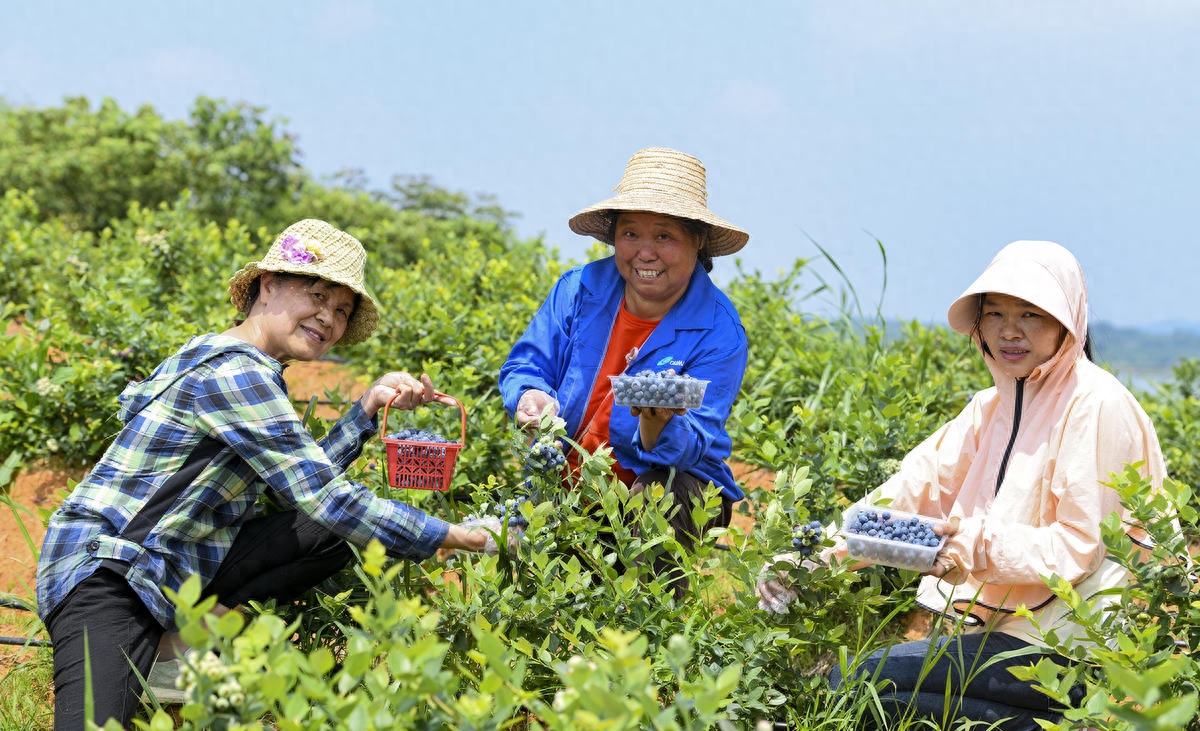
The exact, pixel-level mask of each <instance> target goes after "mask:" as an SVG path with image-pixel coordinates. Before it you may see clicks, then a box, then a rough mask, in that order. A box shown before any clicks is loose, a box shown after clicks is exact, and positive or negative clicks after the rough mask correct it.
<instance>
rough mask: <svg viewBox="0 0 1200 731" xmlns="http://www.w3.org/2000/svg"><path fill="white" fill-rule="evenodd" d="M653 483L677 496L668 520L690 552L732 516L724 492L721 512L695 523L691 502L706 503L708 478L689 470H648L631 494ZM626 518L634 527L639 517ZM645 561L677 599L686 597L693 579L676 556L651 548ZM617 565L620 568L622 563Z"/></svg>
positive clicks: (633, 487)
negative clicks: (710, 531) (685, 572)
mask: <svg viewBox="0 0 1200 731" xmlns="http://www.w3.org/2000/svg"><path fill="white" fill-rule="evenodd" d="M654 483H658V484H660V485H663V487H665V488H666V493H667V494H669V495H671V496H672V498H673V499H674V506H673V507H672V508H671V512H670V513H668V514H667V515H666V518H667V523H668V524H669V525H670V526H671V529H672V531H674V533H675V540H676V541H678V542H679V545H681V546H683V548H684V549H685V550H688V551H691V550H692V548H693V547H694V546H695V545H696V541H697V540H699V539H700V538H702V537H704V535H705V534H706V533H708V531H709V530H711V529H713V528H724V527H726V526H728V525H729V521H730V520H732V519H733V502H732V501H731V500H730V499H729V498H727V497H725V496H723V495H722V496H721V512H720V513H718V514H717V515H716V516H714V517H713V518H711V519H710V520H709V521H708V522H707V523H706V524H705V525H703V526H698V525H696V521H695V520H693V519H692V505H693V504H694V503H695V502H697V501H698V502H700V503H701V504H703V503H704V500H705V498H706V497H707V496H706V495H705V494H704V490H705V488H706V487H708V481H707V480H701V479H700V478H699V477H696V476H695V475H693V474H691V473H688V472H676V473H675V474H674V475H671V473H670V470H665V469H654V470H648V471H646V472H643V473H642V474H640V475H638V477H637V479H636V480H634V481H633V485H631V486H630V488H629V489H630V492H631V493H635V494H636V493H639V492H642V491H644V490H645V489H646V488H647V487H649V486H650V485H652V484H654ZM626 521H627V523H630V524H632V525H634V526H636V524H637V518H636V516H626ZM635 530H636V529H635ZM644 561H649V563H650V566H651V568H652V570H653V572H654V575H655V576H658V577H661V578H665V579H666V580H667V585H668V586H670V588H671V593H672V595H673V596H674V597H675V600H676V601H679V600H681V599H683V596H684V594H685V593H687V589H688V586H689V584H690V583H691V582H689V581H688V578H687V576H686V575H685V574H684V571H683V568H682V567H681V566H680V565H679V561H678V559H677V558H676V557H675V556H674V555H670V554H668V553H666V552H665V551H662V550H659V549H652V550H651V552H650V555H649V556H642V557H640V558H639V562H644ZM618 568H620V564H619V563H618Z"/></svg>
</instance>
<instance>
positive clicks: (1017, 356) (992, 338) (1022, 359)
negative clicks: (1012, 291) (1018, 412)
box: [979, 292, 1067, 378]
mask: <svg viewBox="0 0 1200 731" xmlns="http://www.w3.org/2000/svg"><path fill="white" fill-rule="evenodd" d="M1066 335H1067V329H1066V328H1065V327H1063V325H1062V323H1060V322H1059V321H1058V320H1056V319H1054V317H1052V316H1051V315H1050V314H1049V313H1047V312H1046V311H1045V310H1043V309H1042V308H1040V307H1038V306H1036V305H1033V304H1031V303H1029V302H1026V301H1025V300H1023V299H1019V298H1017V297H1011V296H1009V295H1006V294H996V293H994V292H988V293H987V294H986V295H984V297H983V305H982V309H981V310H980V313H979V337H980V339H981V340H982V341H983V343H984V345H985V346H986V350H987V351H990V353H991V356H992V358H993V359H994V360H995V361H996V365H997V366H999V368H1000V370H1001V371H1002V372H1003V373H1004V374H1005V375H1007V376H1010V377H1012V378H1025V377H1026V376H1028V375H1029V374H1030V373H1033V369H1034V368H1037V367H1038V366H1040V365H1041V364H1043V363H1045V362H1046V361H1048V360H1050V359H1051V358H1053V357H1054V354H1055V353H1057V352H1058V348H1059V346H1061V345H1062V342H1063V338H1065V337H1066Z"/></svg>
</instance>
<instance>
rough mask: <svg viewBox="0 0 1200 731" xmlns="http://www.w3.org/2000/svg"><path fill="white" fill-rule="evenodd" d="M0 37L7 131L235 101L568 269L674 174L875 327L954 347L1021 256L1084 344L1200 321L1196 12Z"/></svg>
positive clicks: (1162, 2)
mask: <svg viewBox="0 0 1200 731" xmlns="http://www.w3.org/2000/svg"><path fill="white" fill-rule="evenodd" d="M0 27H3V28H4V29H5V32H4V33H3V34H0V96H3V97H4V98H5V99H6V100H7V101H8V103H10V104H16V105H34V106H50V105H58V104H60V103H61V102H62V99H63V98H64V97H65V96H68V95H84V96H87V97H88V98H90V99H92V100H93V102H98V101H99V99H100V98H102V97H105V96H109V97H113V98H114V99H116V100H117V101H118V102H119V103H120V104H121V106H122V107H123V108H125V109H127V110H130V111H132V110H133V109H135V108H136V107H137V106H139V105H141V104H151V105H153V106H154V107H155V108H156V109H158V110H159V111H160V112H161V113H163V114H165V115H166V116H168V117H173V118H176V117H183V116H185V115H186V113H187V111H188V109H189V108H190V106H191V103H192V102H193V101H194V99H195V98H196V96H198V95H201V94H203V95H207V96H212V97H218V98H223V99H226V100H228V101H246V102H249V103H252V104H255V105H258V106H262V107H265V108H266V110H267V116H268V118H273V119H278V120H280V121H281V122H283V123H284V126H285V128H286V129H287V130H288V131H289V132H291V133H292V134H294V135H295V136H296V137H297V138H298V144H299V146H300V148H301V150H302V151H303V153H304V157H303V163H304V164H305V165H306V166H307V167H308V168H309V169H310V170H311V171H313V172H314V173H316V174H318V175H321V174H328V173H332V172H335V171H337V170H341V169H347V168H357V169H361V170H363V171H364V172H365V173H366V174H367V176H368V178H369V180H370V181H371V184H372V185H373V186H375V187H385V186H386V185H387V184H388V181H389V180H390V179H391V176H392V175H394V174H426V175H429V176H431V177H432V178H433V180H434V182H435V183H437V184H439V185H442V186H445V187H448V188H451V189H455V190H464V191H467V192H482V193H490V194H493V195H495V196H496V197H497V198H498V201H499V203H500V204H501V205H503V206H504V207H505V208H507V209H509V210H513V211H516V212H517V213H519V214H520V215H521V217H520V218H518V219H517V220H516V222H515V225H516V229H517V231H518V233H519V234H521V235H522V236H535V235H539V234H540V235H544V237H545V239H546V241H547V242H548V243H550V244H552V245H555V246H558V247H559V249H560V250H561V252H562V253H563V255H564V256H565V257H574V258H578V257H582V256H583V254H584V252H585V250H586V247H587V245H588V242H587V240H586V239H583V238H581V237H579V236H576V235H575V234H573V233H571V232H570V231H569V230H568V229H567V226H566V220H567V218H569V217H570V215H571V214H573V213H574V212H575V211H577V210H579V209H580V208H583V207H585V206H587V205H590V204H591V203H593V202H596V201H598V200H601V199H602V198H605V197H607V196H608V195H609V193H610V191H611V189H612V188H613V186H615V185H616V183H617V181H618V180H619V178H620V175H621V171H622V169H623V167H624V165H625V162H626V160H628V158H629V156H630V155H631V154H632V153H633V152H634V151H636V150H638V149H640V148H642V147H647V146H651V145H664V146H669V147H675V148H677V149H680V150H683V151H686V152H689V153H692V154H694V155H696V156H698V157H700V158H701V159H702V160H703V161H704V163H705V165H706V166H707V168H708V174H709V181H708V182H709V205H710V207H711V208H712V209H713V211H714V212H716V213H717V214H718V215H720V216H722V217H724V218H726V219H728V220H730V221H732V222H733V223H735V224H737V225H739V226H740V227H742V228H744V229H746V230H748V231H749V232H750V234H751V238H750V244H749V245H748V246H747V248H746V249H745V250H744V251H743V252H742V254H741V255H740V257H741V260H742V266H743V267H744V268H745V269H748V270H758V271H761V272H762V273H763V274H764V275H767V276H773V274H774V273H775V272H777V271H778V270H780V269H782V268H787V267H789V266H790V264H791V262H792V261H794V260H795V259H797V258H814V257H818V256H819V250H818V248H817V246H816V245H815V244H814V242H816V243H819V244H820V245H821V246H822V247H824V248H825V249H826V250H828V251H829V252H830V253H831V254H832V255H833V257H834V258H835V259H836V260H837V262H838V264H839V265H840V266H841V267H842V268H843V269H844V270H845V272H846V274H847V276H848V277H849V279H850V282H851V283H852V284H853V285H854V287H855V288H856V289H857V291H858V293H859V295H860V298H861V300H862V302H863V305H864V307H866V308H867V309H869V310H873V309H874V308H875V306H876V305H877V304H878V305H879V306H880V307H881V309H882V311H883V313H884V314H886V315H888V316H894V317H900V318H904V319H920V320H923V321H929V322H939V323H940V322H944V321H945V312H946V307H947V306H948V305H949V303H950V302H951V301H952V300H953V299H954V298H955V297H956V296H957V295H958V294H959V292H960V291H961V290H962V289H963V288H965V287H966V286H967V284H969V283H970V281H971V280H972V279H973V278H974V277H975V276H976V275H977V274H978V273H979V271H981V270H982V268H983V267H984V266H985V265H986V264H987V262H988V261H989V260H990V259H991V257H992V255H993V254H994V253H995V252H996V251H997V250H999V249H1000V247H1001V246H1003V245H1004V244H1006V243H1008V242H1009V241H1012V240H1015V239H1022V238H1036V239H1052V240H1055V241H1058V242H1059V243H1061V244H1063V245H1065V246H1067V247H1068V248H1069V249H1071V250H1072V251H1074V252H1075V254H1076V255H1077V256H1078V257H1079V259H1080V261H1081V262H1082V264H1083V266H1084V270H1085V272H1086V274H1087V276H1088V280H1089V286H1090V293H1091V304H1092V312H1093V314H1094V317H1096V318H1098V319H1101V320H1107V321H1109V322H1113V323H1116V324H1119V325H1152V324H1156V323H1160V322H1164V321H1174V320H1183V321H1191V322H1197V321H1200V315H1197V314H1196V313H1195V312H1194V311H1193V310H1192V309H1191V304H1192V302H1193V301H1194V300H1193V299H1192V297H1191V294H1192V293H1193V290H1194V289H1195V285H1194V284H1193V279H1194V277H1195V276H1196V271H1197V269H1200V266H1198V265H1200V253H1198V252H1200V247H1198V246H1197V244H1196V243H1195V242H1194V241H1193V236H1194V229H1195V220H1196V214H1197V211H1200V179H1198V175H1200V134H1198V131H1200V104H1197V103H1196V90H1197V88H1198V87H1200V43H1197V41H1196V39H1197V38H1200V2H1196V1H1195V0H1139V1H1138V2H1133V1H1129V0H1127V1H1125V2H1115V1H1110V0H1062V1H1056V0H1036V1H1034V0H1014V1H1010V2H979V1H972V2H963V1H962V0H925V1H920V2H917V1H914V2H908V1H900V0H861V1H859V0H814V1H812V2H801V1H800V0H796V1H795V2H780V1H775V0H764V1H761V2H742V3H738V2H731V1H729V2H715V1H712V0H678V1H676V0H671V1H661V2H655V1H653V0H643V1H641V2H631V1H627V0H606V1H605V2H590V1H589V2H569V3H568V2H561V3H551V2H548V1H547V2H526V1H521V2H501V1H496V0H494V1H493V2H452V1H447V2H422V3H407V2H391V3H386V2H369V1H368V0H349V1H347V2H332V1H326V0H301V1H297V2H287V3H284V2H266V1H263V2H253V1H243V2H236V3H235V2H228V1H227V0H213V1H212V2H208V3H195V2H192V3H173V2H161V1H159V2H133V1H129V0H110V1H107V2H103V3H91V2H82V1H80V2H62V1H61V0H4V2H3V4H0ZM349 223H350V222H347V224H349ZM876 239H878V240H879V241H880V242H882V244H883V245H884V247H885V249H886V252H887V267H886V275H887V288H886V292H885V293H883V294H882V295H881V291H880V290H881V287H882V281H883V273H884V267H883V263H882V261H881V259H880V255H879V249H878V246H877V245H876V243H875V241H876ZM368 244H369V242H368ZM734 271H735V269H734V265H733V262H732V261H727V260H718V268H717V271H716V273H717V275H718V279H723V278H728V277H729V276H732V275H733V273H734ZM815 271H816V272H819V273H820V274H821V275H822V276H824V277H825V278H826V279H828V280H830V281H836V280H837V275H836V273H835V272H834V271H833V270H832V269H831V268H830V267H829V266H828V265H822V266H817V267H816V269H815ZM808 283H809V284H810V285H812V286H815V284H816V280H815V278H810V279H809V280H808ZM881 296H882V300H881ZM810 305H811V306H812V307H813V308H815V309H820V308H821V307H822V306H823V305H822V303H821V302H811V303H810Z"/></svg>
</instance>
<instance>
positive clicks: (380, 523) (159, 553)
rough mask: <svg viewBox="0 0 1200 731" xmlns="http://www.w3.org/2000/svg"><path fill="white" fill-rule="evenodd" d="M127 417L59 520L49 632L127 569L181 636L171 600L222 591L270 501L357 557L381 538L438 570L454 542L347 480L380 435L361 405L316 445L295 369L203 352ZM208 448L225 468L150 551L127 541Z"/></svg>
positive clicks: (227, 341) (411, 512)
mask: <svg viewBox="0 0 1200 731" xmlns="http://www.w3.org/2000/svg"><path fill="white" fill-rule="evenodd" d="M120 403H121V409H120V412H119V416H120V419H121V421H123V422H124V427H123V428H122V430H121V432H120V433H119V434H118V435H117V438H116V441H114V442H113V444H112V445H111V446H110V447H109V448H108V450H107V451H106V452H105V453H104V456H103V457H102V458H101V459H100V461H99V462H98V463H97V464H96V465H95V466H94V467H93V468H92V470H91V472H90V473H89V474H88V475H87V477H86V478H84V480H83V481H82V482H80V483H79V484H78V485H77V486H76V487H75V489H74V491H72V492H71V494H70V495H69V496H68V497H67V498H66V500H65V501H64V502H63V504H62V506H60V507H59V509H58V510H57V511H55V512H54V514H53V515H51V517H50V523H49V526H48V529H47V532H46V538H45V542H44V544H43V546H42V553H41V559H40V561H39V563H38V576H37V598H38V613H39V614H40V615H41V617H42V618H43V619H45V618H46V617H47V616H48V615H49V614H50V613H51V612H53V611H54V609H55V607H57V606H58V605H59V603H60V602H61V601H62V600H63V598H64V597H66V595H67V594H68V593H69V592H70V591H71V589H73V588H74V587H75V586H76V585H77V584H78V583H79V582H81V581H83V580H84V579H85V578H87V577H88V576H91V575H92V574H93V573H95V571H96V570H97V569H98V568H99V567H100V564H101V562H102V561H104V560H105V559H115V560H116V561H120V562H123V563H124V564H126V565H127V566H128V569H127V571H126V573H125V578H126V580H127V581H129V584H130V586H131V587H132V588H133V590H134V591H135V592H137V594H138V596H139V597H141V599H142V601H143V602H145V604H146V606H147V607H148V608H149V609H150V611H151V612H152V613H153V614H154V616H155V618H156V619H158V621H159V622H160V623H162V625H163V626H164V627H167V628H170V627H171V626H172V625H173V623H174V614H175V609H174V606H173V605H172V604H171V602H170V601H169V600H168V599H167V598H166V596H165V595H164V593H163V587H171V588H172V589H178V588H179V587H180V585H181V584H182V583H183V581H184V579H186V578H187V577H188V576H190V575H193V574H195V575H198V576H200V578H201V579H202V580H203V582H204V583H205V584H207V583H208V582H209V581H211V580H212V578H213V575H214V574H215V573H216V571H217V568H218V567H219V566H220V565H221V561H222V560H223V559H224V558H225V556H226V554H227V553H228V552H229V548H230V546H232V545H233V541H234V539H235V538H236V537H237V534H238V530H239V529H240V528H241V526H242V524H243V523H244V522H245V521H246V520H248V519H249V518H251V517H253V514H254V506H255V503H256V502H257V500H258V498H259V496H260V495H262V494H263V492H264V491H266V490H269V491H270V492H271V494H272V495H273V497H275V498H276V499H277V500H278V502H280V503H281V504H283V505H284V506H285V507H289V508H294V509H296V510H298V511H300V512H302V513H305V514H306V515H308V516H309V517H311V518H312V519H313V520H314V521H316V522H317V523H319V524H321V525H323V526H325V527H326V528H328V529H329V530H331V531H332V532H334V533H336V534H337V535H339V536H342V537H343V538H345V539H346V540H347V541H348V542H349V543H351V544H354V545H356V546H365V545H366V544H367V542H368V541H370V540H371V539H372V538H376V539H378V540H379V541H380V542H381V543H382V544H383V545H384V547H385V548H386V549H387V551H388V553H389V554H390V555H392V556H396V557H403V558H427V557H428V556H430V555H432V554H433V553H434V552H435V551H436V550H437V548H438V546H440V545H441V543H442V541H443V540H444V538H445V536H446V532H447V531H448V530H449V526H448V524H447V523H446V522H445V521H442V520H440V519H438V518H434V517H432V516H429V515H426V514H425V513H424V512H422V511H420V510H418V509H416V508H413V507H411V506H409V505H406V504H404V503H401V502H398V501H394V500H386V499H383V498H380V497H378V496H377V495H375V493H374V492H372V491H371V490H370V489H368V488H367V487H364V486H363V485H359V484H357V483H355V482H352V481H350V480H349V479H347V478H346V477H345V476H344V475H343V471H344V470H345V469H346V468H347V467H348V466H349V465H350V464H351V463H352V462H353V461H354V460H355V459H356V458H357V457H358V456H359V454H361V453H362V449H363V445H364V443H365V441H366V440H367V439H370V438H371V437H372V436H373V435H374V434H375V432H376V430H377V426H376V424H375V421H374V419H372V418H370V417H368V416H367V414H366V412H365V411H363V409H362V407H361V406H360V405H358V404H357V403H356V404H355V405H354V406H353V408H351V410H350V412H349V413H347V414H346V415H345V416H344V417H342V418H341V419H340V420H338V422H337V423H336V424H335V425H334V426H333V427H332V429H331V430H330V431H329V433H328V434H327V435H326V436H325V438H324V439H322V440H321V441H320V442H318V441H315V440H314V439H313V438H312V436H311V435H310V434H309V433H308V432H307V431H306V430H305V429H304V426H303V424H302V423H301V422H300V420H299V419H298V418H297V416H296V411H295V408H294V407H293V405H292V402H291V400H290V399H289V398H288V395H287V385H286V384H285V383H284V380H283V365H282V364H280V363H279V362H278V361H276V360H274V359H273V358H271V357H269V356H267V355H266V354H264V353H262V352H261V351H259V350H258V349H257V348H255V347H253V346H251V345H249V344H247V343H245V342H242V341H240V340H237V339H234V338H230V337H227V336H224V335H217V334H209V335H202V336H199V337H196V338H193V339H192V340H191V341H189V342H188V343H187V344H186V345H185V346H184V347H183V348H182V349H180V351H179V352H177V353H176V354H175V355H173V356H171V357H170V358H168V359H167V360H165V361H163V363H162V364H160V365H159V366H158V368H157V369H156V370H155V372H154V373H153V374H152V375H151V376H150V377H149V378H147V379H146V380H144V381H141V382H139V383H134V384H130V386H129V387H128V388H126V389H125V391H124V392H123V393H122V394H121V396H120ZM205 437H212V438H215V439H216V440H218V441H219V442H220V443H221V449H220V451H219V452H217V454H216V457H215V458H213V460H212V461H211V462H210V463H209V464H208V465H207V466H206V467H204V468H203V470H202V471H200V472H199V474H198V476H197V477H196V478H195V479H194V480H192V482H191V484H189V485H186V486H185V487H184V488H183V490H182V492H181V493H180V494H179V495H178V496H177V497H176V498H174V500H173V502H172V503H171V507H170V508H169V509H167V511H166V512H165V514H163V516H162V517H161V518H160V519H159V520H158V521H157V523H155V524H154V525H153V526H152V527H151V528H150V530H149V534H148V535H147V536H146V537H145V539H144V540H141V541H131V540H127V539H125V538H122V537H121V533H122V531H123V530H125V528H126V526H128V524H129V523H130V521H132V520H133V519H134V517H135V516H137V515H138V512H139V511H140V510H142V509H143V508H145V506H146V504H147V503H148V502H149V501H150V500H151V498H153V497H154V496H155V493H156V491H157V490H158V489H159V488H160V487H162V485H163V483H164V482H166V481H167V480H168V479H169V478H170V477H171V475H172V474H174V473H175V472H177V471H179V469H180V468H181V467H182V466H183V465H184V463H185V462H186V461H187V459H188V456H189V455H191V453H192V451H193V450H194V449H195V448H196V446H197V445H198V444H199V443H200V442H201V441H202V440H203V439H204V438H205ZM160 499H161V496H160ZM109 565H112V564H111V563H109Z"/></svg>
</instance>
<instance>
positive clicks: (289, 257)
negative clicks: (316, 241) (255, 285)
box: [279, 235, 321, 264]
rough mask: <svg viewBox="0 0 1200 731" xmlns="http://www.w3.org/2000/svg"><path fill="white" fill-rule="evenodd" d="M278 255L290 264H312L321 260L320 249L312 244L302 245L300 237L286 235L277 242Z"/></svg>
mask: <svg viewBox="0 0 1200 731" xmlns="http://www.w3.org/2000/svg"><path fill="white" fill-rule="evenodd" d="M279 255H280V256H282V257H283V259H284V260H285V261H288V262H291V263H292V264H314V263H316V262H318V261H320V260H321V250H320V249H318V248H317V247H316V246H314V245H312V244H308V245H302V244H301V243H300V239H299V238H297V237H295V236H292V235H288V236H285V237H283V240H281V241H280V242H279Z"/></svg>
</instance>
